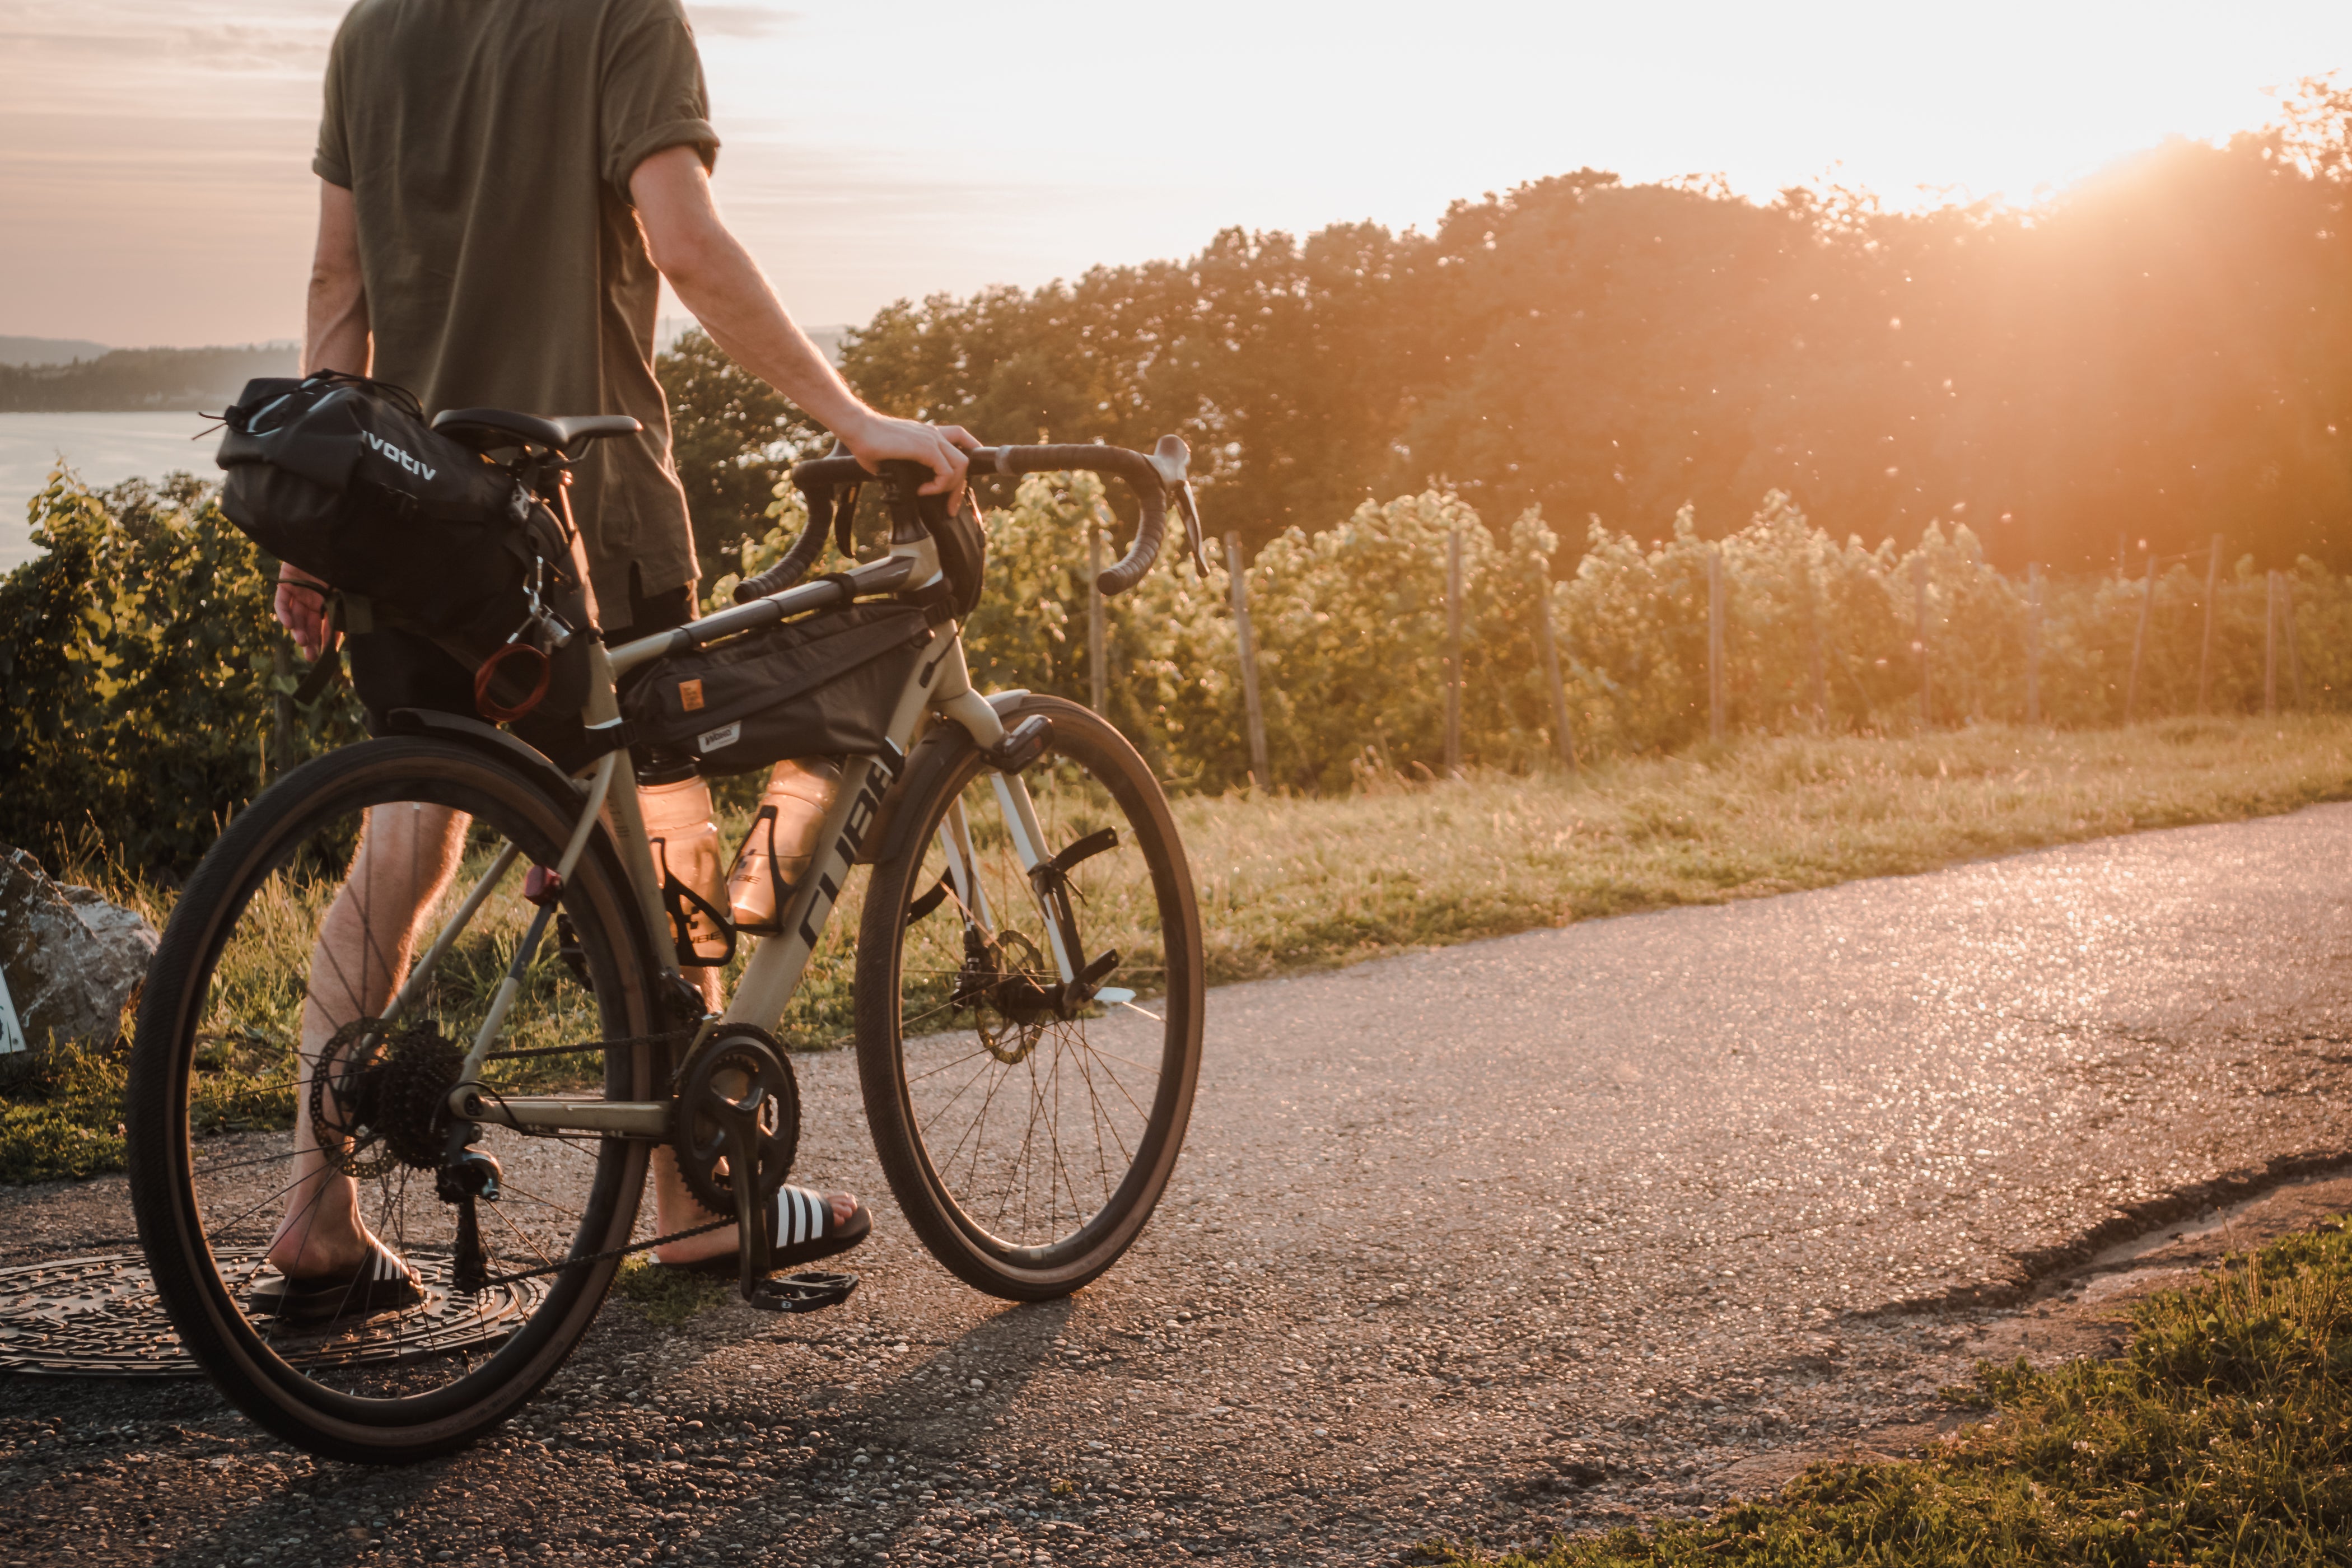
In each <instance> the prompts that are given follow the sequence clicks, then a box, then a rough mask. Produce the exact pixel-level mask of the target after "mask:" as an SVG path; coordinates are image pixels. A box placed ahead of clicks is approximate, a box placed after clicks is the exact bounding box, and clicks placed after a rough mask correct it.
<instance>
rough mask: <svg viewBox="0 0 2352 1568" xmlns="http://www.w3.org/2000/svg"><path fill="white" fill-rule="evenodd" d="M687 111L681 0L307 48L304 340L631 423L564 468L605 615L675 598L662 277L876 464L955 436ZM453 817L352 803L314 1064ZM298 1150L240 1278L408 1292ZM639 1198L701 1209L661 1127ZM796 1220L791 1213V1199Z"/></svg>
mask: <svg viewBox="0 0 2352 1568" xmlns="http://www.w3.org/2000/svg"><path fill="white" fill-rule="evenodd" d="M707 114H708V110H707V104H706V99H705V94H704V89H703V80H702V68H701V62H700V59H699V58H698V55H697V52H696V48H695V44H694V38H693V35H692V33H691V32H690V31H689V29H688V26H687V21H686V17H685V15H684V13H683V12H682V11H681V10H680V8H679V5H678V0H359V3H358V4H356V5H353V6H352V9H351V11H350V12H349V13H348V14H347V15H346V16H345V17H344V19H343V24H342V26H341V30H340V32H339V33H338V34H337V36H336V38H335V44H334V48H333V52H332V54H331V58H330V59H329V61H328V66H327V80H326V107H325V113H324V116H323V119H322V121H321V123H320V133H319V148H318V153H317V156H316V158H315V159H314V160H313V162H312V168H313V169H314V171H315V172H316V173H317V174H318V176H319V178H320V208H319V239H318V250H317V257H316V259H315V261H314V263H313V265H312V269H311V277H310V300H309V321H308V331H307V338H306V345H305V350H304V364H305V368H306V369H307V370H310V371H319V370H339V371H347V372H351V373H353V374H367V375H373V376H375V377H377V378H379V379H381V380H384V381H389V382H394V383H396V384H400V385H403V386H406V387H408V388H410V389H411V390H412V391H414V392H415V393H416V394H417V395H418V396H419V397H420V398H421V399H422V400H423V402H424V404H425V408H426V410H427V412H428V413H430V412H436V411H438V410H440V409H444V408H455V407H467V406H488V407H500V408H510V409H518V410H521V411H523V412H526V413H534V414H544V415H571V414H591V413H606V414H628V415H634V416H635V417H636V418H637V419H638V420H639V421H640V422H642V423H643V424H644V426H645V427H646V428H645V432H644V434H643V435H641V436H638V437H634V438H627V439H612V440H606V441H603V442H600V443H598V444H597V445H596V446H595V447H593V448H592V449H591V451H590V453H589V455H588V456H587V457H586V458H584V459H583V461H582V462H581V463H580V464H579V466H578V468H577V469H576V471H575V483H574V486H573V489H572V506H573V511H574V515H575V517H576V518H577V520H578V522H579V525H580V531H581V535H582V541H583V545H584V546H585V552H586V556H587V564H588V570H589V576H590V580H591V584H592V585H593V591H594V594H595V597H596V600H597V603H598V605H599V610H600V620H601V624H602V625H603V626H604V627H605V628H606V637H607V640H608V641H610V642H614V643H619V642H623V641H626V640H628V639H629V638H630V637H642V636H646V635H650V634H652V633H654V632H656V631H661V630H665V629H667V628H668V627H670V626H677V625H680V624H682V623H683V622H685V621H686V620H688V619H689V618H690V617H691V616H692V615H693V612H694V584H695V580H696V577H697V575H698V572H697V567H696V563H695V558H694V545H693V537H692V534H691V532H690V531H689V530H688V520H687V509H686V498H685V494H684V492H683V491H682V490H681V489H680V488H679V486H678V482H677V475H676V473H675V472H674V471H673V469H672V468H671V465H670V458H669V418H668V413H667V403H666V401H665V399H664V397H663V395H662V391H661V387H660V385H659V384H657V383H656V380H655V376H654V367H653V331H654V324H655V314H656V309H657V305H658V294H659V289H660V285H661V279H664V278H667V279H668V280H669V283H670V286H671V288H672V289H675V290H676V292H677V297H678V299H679V300H681V301H683V302H684V304H685V305H686V307H687V309H688V310H691V311H692V312H693V313H694V314H695V316H696V318H697V319H698V320H699V321H700V322H701V323H702V325H703V328H704V329H705V330H706V331H709V334H710V336H711V337H712V339H713V340H715V341H716V342H718V343H719V346H720V347H721V348H722V349H724V350H725V351H726V352H727V353H729V354H730V356H732V357H733V359H734V360H735V362H736V363H738V364H740V365H742V366H743V367H744V368H745V369H747V370H749V371H751V373H752V374H756V375H759V376H761V378H763V379H765V380H766V381H768V382H769V383H771V384H772V385H774V386H775V388H776V389H777V390H778V391H779V392H781V393H782V394H783V395H785V396H787V397H789V398H791V399H792V400H793V402H795V403H797V404H798V405H800V406H801V407H802V408H803V409H804V410H806V411H807V412H808V413H809V414H810V415H811V416H813V417H814V418H815V419H816V420H817V421H818V422H819V423H821V424H823V425H824V426H825V428H827V429H828V430H830V431H832V432H833V433H834V435H835V436H836V437H839V438H840V440H841V441H842V442H843V444H844V445H845V446H846V447H848V449H849V450H850V451H851V452H852V453H854V454H856V456H857V457H858V458H860V459H861V460H863V461H864V462H865V463H866V466H867V467H868V468H872V467H875V466H876V465H877V464H878V463H880V462H881V461H882V460H883V459H885V458H905V459H909V460H912V461H915V462H919V463H923V464H926V465H928V466H929V468H931V470H932V472H933V476H934V477H933V479H932V480H931V482H930V484H929V485H928V486H927V487H925V488H926V489H927V490H928V491H930V492H948V493H949V494H950V504H952V503H953V492H955V491H958V490H960V489H961V487H962V481H963V476H964V470H965V458H964V456H963V452H964V449H966V448H969V447H973V446H976V445H977V443H976V442H974V441H973V440H972V438H971V437H970V436H968V435H966V434H965V433H964V432H963V431H961V430H960V429H954V428H946V429H940V428H936V427H933V426H927V425H919V424H916V423H913V422H911V421H908V420H903V419H892V418H888V417H886V416H883V415H880V414H877V412H875V411H874V410H873V409H871V408H868V407H867V406H866V405H865V404H863V403H861V402H860V401H859V400H858V399H857V397H856V395H855V394H853V393H852V392H851V391H850V390H849V388H848V386H847V385H846V384H845V383H844V382H843V381H842V379H841V377H840V376H839V375H838V374H835V371H834V369H833V367H832V366H831V365H830V364H829V363H826V361H825V359H824V355H823V354H821V353H818V352H817V350H816V349H815V348H814V345H812V344H811V343H810V342H809V340H808V338H807V336H806V335H805V334H804V333H803V332H802V331H801V330H800V328H799V327H798V326H796V325H795V324H794V323H793V319H792V317H791V316H790V314H788V313H787V312H786V310H784V307H783V305H782V302H780V301H779V300H777V298H776V295H775V292H774V290H773V289H771V288H770V287H769V285H768V281H767V279H765V278H764V277H763V276H762V275H761V271H760V268H759V267H758V265H757V264H756V263H755V262H753V261H752V259H751V256H750V254H749V253H748V252H746V251H745V250H744V248H743V247H742V246H741V245H740V243H739V242H738V241H737V240H736V238H735V237H734V236H733V235H732V234H731V233H730V232H729V230H728V228H727V226H726V225H725V223H724V222H723V221H722V220H721V219H720V218H719V213H718V210H717V208H716V207H715V206H714V205H713V204H712V201H711V196H710V188H709V169H710V167H711V165H712V163H713V162H714V161H715V159H716V157H717V153H718V148H719V138H718V135H717V133H716V132H714V131H713V130H712V129H711V126H710V124H709V120H708V118H707ZM279 582H280V585H279V588H278V599H277V607H278V618H279V619H280V620H281V621H282V622H283V623H284V624H285V626H286V627H287V628H288V630H289V632H291V633H292V635H293V637H294V638H295V640H296V642H297V643H298V644H299V646H300V647H301V648H302V649H303V651H304V652H305V653H306V654H307V655H309V656H310V657H311V658H317V657H318V656H319V655H320V652H321V651H322V650H323V644H324V637H325V628H324V626H323V625H322V622H321V605H322V596H321V595H320V594H319V592H318V591H317V589H316V587H315V586H313V585H312V580H311V579H309V578H307V577H306V576H304V575H303V574H301V573H299V572H298V571H295V570H293V569H291V568H288V569H286V570H285V571H284V572H283V573H282V574H281V576H280V579H279ZM350 656H351V669H352V683H353V685H354V687H355V688H356V689H358V691H359V694H360V696H361V699H362V702H363V703H364V704H365V705H366V706H367V708H368V709H369V710H370V715H371V719H372V721H373V720H376V719H380V717H381V715H382V714H383V713H384V712H385V711H387V710H391V709H394V708H400V707H429V708H437V709H442V710H456V711H459V712H471V711H473V705H474V699H473V683H472V677H471V673H470V672H469V671H467V669H466V668H464V667H463V666H461V665H459V664H458V663H457V661H456V660H454V659H452V658H450V657H449V656H447V655H446V654H445V653H443V652H441V651H440V650H439V649H438V648H437V647H435V646H434V645H433V644H431V643H429V642H426V641H425V640H424V639H422V638H420V637H414V636H411V635H409V634H407V633H404V632H398V631H378V632H374V633H371V634H369V635H367V636H364V637H356V638H354V639H353V641H352V647H351V649H350ZM380 819H381V820H380ZM464 836H465V822H464V819H463V818H461V817H458V816H455V815H454V814H452V813H449V812H446V811H441V810H438V809H436V808H415V809H411V810H408V811H405V812H400V813H396V814H390V813H385V812H372V813H371V814H370V818H369V822H368V824H367V827H366V829H365V832H364V833H363V835H362V841H361V844H360V847H359V850H358V853H357V854H356V855H355V856H354V858H353V861H352V873H351V876H350V879H349V880H348V881H347V882H346V883H345V885H344V887H343V889H342V890H341V893H340V894H339V895H338V897H337V900H336V902H335V904H334V906H333V907H332V908H331V910H330V911H329V913H328V915H327V917H326V919H325V920H324V921H322V922H321V924H320V936H319V942H318V947H317V949H316V950H315V951H314V953H313V960H312V968H311V976H312V984H311V987H310V994H309V995H308V997H307V998H306V1001H305V1005H304V1012H303V1026H302V1055H303V1071H304V1079H305V1081H306V1083H307V1080H308V1077H309V1074H310V1070H311V1068H314V1067H315V1066H316V1064H317V1058H318V1056H319V1053H320V1051H321V1050H322V1049H323V1047H325V1044H326V1042H327V1039H328V1037H330V1036H331V1035H332V1034H333V1032H334V1030H335V1028H336V1027H337V1026H340V1025H341V1024H342V1023H345V1022H348V1021H349V1020H351V1019H352V1018H354V1017H358V1016H365V1015H373V1014H375V1013H378V1012H380V1011H382V1009H383V1006H384V1005H385V1004H386V1002H387V1000H388V998H389V997H390V995H391V994H392V993H393V991H394V990H395V989H396V988H397V985H398V982H399V980H400V978H401V976H402V975H403V974H404V973H405V971H406V968H407V964H408V962H409V959H410V958H411V956H413V949H414V944H415V941H416V939H417V931H416V930H415V927H416V925H417V924H418V923H419V919H418V917H419V915H420V913H421V911H422V910H425V909H426V908H429V907H430V906H431V904H432V902H433V900H435V899H436V898H438V897H439V896H440V894H441V892H442V891H443V889H446V887H447V886H448V883H449V880H450V879H451V877H452V876H453V875H454V874H455V872H456V869H457V857H458V851H459V849H460V847H461V846H462V844H463V841H464ZM706 973H709V972H706ZM347 976H356V977H357V978H342V977H347ZM706 995H707V997H708V996H709V993H706ZM710 999H712V1000H715V997H712V998H710ZM297 1104H298V1107H299V1110H298V1116H299V1118H300V1121H299V1123H298V1127H297V1134H296V1137H297V1148H298V1151H299V1150H302V1149H307V1148H308V1147H309V1145H310V1142H311V1140H310V1136H309V1129H308V1126H307V1121H308V1104H309V1095H308V1094H307V1093H304V1094H302V1095H299V1096H298V1098H297ZM297 1158H298V1161H299V1162H300V1163H299V1166H298V1171H297V1175H298V1183H297V1185H296V1188H295V1190H294V1192H293V1194H292V1196H291V1200H290V1202H289V1207H288V1210H287V1215H286V1218H285V1220H284V1221H283V1222H281V1225H280V1226H279V1230H278V1237H277V1238H276V1240H275V1241H274V1242H273V1244H272V1246H271V1248H270V1252H269V1261H270V1262H271V1263H272V1264H273V1265H275V1266H276V1268H278V1270H279V1273H280V1275H281V1276H282V1278H281V1279H278V1280H274V1281H270V1282H269V1284H268V1287H267V1288H266V1289H264V1290H263V1291H258V1292H257V1295H256V1303H257V1306H259V1307H261V1308H262V1309H263V1310H276V1311H278V1312H281V1313H284V1314H286V1315H289V1316H320V1315H328V1314H331V1313H334V1312H338V1311H344V1310H353V1309H364V1310H375V1309H380V1308H382V1307H384V1306H388V1305H398V1304H402V1303H404V1302H406V1301H409V1300H415V1299H416V1296H417V1289H416V1285H415V1278H414V1276H413V1275H412V1274H411V1273H410V1271H409V1270H408V1268H407V1267H406V1265H405V1264H404V1262H403V1261H402V1260H400V1259H399V1258H397V1257H396V1256H394V1254H393V1253H392V1252H391V1250H390V1249H389V1248H387V1247H384V1246H383V1244H382V1243H381V1242H380V1241H379V1240H377V1239H376V1238H375V1237H373V1236H372V1235H370V1234H369V1232H368V1231H367V1228H366V1226H365V1225H364V1224H363V1223H362V1220H361V1218H360V1215H359V1206H358V1192H357V1188H356V1185H355V1184H353V1183H352V1180H351V1179H350V1178H349V1177H347V1176H341V1175H337V1174H335V1173H333V1172H332V1171H331V1167H330V1166H329V1165H328V1164H327V1163H326V1162H325V1160H324V1159H323V1157H322V1156H320V1155H319V1154H317V1153H316V1152H310V1153H298V1156H297ZM785 1199H786V1206H787V1207H789V1206H790V1205H792V1204H793V1203H794V1202H795V1201H797V1202H799V1203H801V1204H803V1205H805V1206H806V1207H807V1208H808V1209H809V1210H811V1211H821V1213H822V1216H823V1218H822V1220H820V1221H819V1222H817V1223H819V1224H820V1225H822V1226H823V1228H824V1231H825V1232H826V1234H827V1235H828V1236H829V1237H831V1238H832V1240H833V1242H834V1243H835V1244H836V1245H838V1244H847V1243H854V1241H855V1239H856V1236H857V1235H862V1234H863V1231H862V1229H858V1228H857V1226H862V1224H863V1216H862V1215H861V1214H860V1213H859V1211H858V1208H857V1204H856V1200H855V1199H854V1198H852V1197H851V1196H850V1195H849V1194H840V1193H836V1194H828V1195H827V1196H826V1197H825V1198H824V1200H823V1201H822V1202H821V1203H820V1201H819V1200H818V1199H817V1198H816V1196H815V1194H803V1193H799V1192H798V1191H797V1190H793V1191H788V1192H787V1194H785ZM656 1205H657V1208H658V1210H659V1214H660V1223H661V1225H662V1227H663V1229H665V1230H672V1229H678V1228H682V1227H684V1226H688V1225H692V1224H694V1223H696V1222H698V1220H700V1219H702V1218H704V1217H706V1216H705V1215H703V1214H702V1211H701V1210H700V1209H699V1208H698V1206H697V1205H695V1204H694V1202H693V1200H692V1198H691V1196H690V1195H689V1194H688V1193H687V1192H686V1190H685V1188H684V1186H683V1184H682V1183H680V1182H679V1180H678V1179H677V1171H676V1166H675V1163H672V1162H671V1161H669V1160H668V1158H667V1151H665V1152H664V1157H663V1159H662V1160H661V1161H660V1163H658V1164H657V1165H656ZM853 1222H856V1224H855V1225H853ZM800 1223H801V1226H802V1231H803V1234H805V1232H806V1230H807V1229H808V1228H809V1225H810V1222H809V1221H808V1220H807V1219H806V1218H805V1217H804V1218H803V1220H802V1221H801V1222H800ZM853 1231H854V1232H855V1234H853ZM736 1247H737V1240H736V1237H735V1235H734V1233H733V1232H732V1231H731V1230H721V1231H714V1232H711V1233H709V1234H706V1235H703V1236H698V1237H690V1238H688V1239H687V1240H685V1241H682V1242H678V1243H675V1244H673V1246H672V1247H669V1248H666V1249H665V1250H664V1252H663V1255H662V1256H663V1260H664V1261H665V1262H667V1263H672V1264H689V1263H694V1262H698V1261H708V1260H710V1259H713V1258H719V1257H725V1256H731V1255H732V1254H733V1253H734V1252H735V1250H736Z"/></svg>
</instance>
